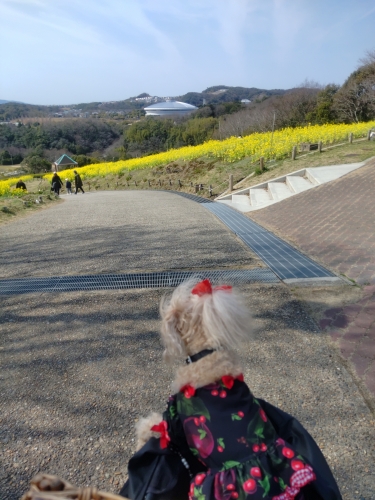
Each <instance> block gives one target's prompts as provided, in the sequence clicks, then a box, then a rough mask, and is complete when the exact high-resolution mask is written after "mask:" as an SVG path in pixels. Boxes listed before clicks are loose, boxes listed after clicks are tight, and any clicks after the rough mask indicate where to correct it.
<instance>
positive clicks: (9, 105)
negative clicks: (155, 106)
mask: <svg viewBox="0 0 375 500" xmlns="http://www.w3.org/2000/svg"><path fill="white" fill-rule="evenodd" d="M286 92H288V91H287V90H282V89H272V90H266V89H258V88H255V87H249V88H248V87H228V86H226V85H216V86H213V87H208V88H207V89H206V90H203V92H188V93H187V94H184V95H180V96H174V97H172V96H170V98H172V99H176V100H178V101H182V102H186V103H188V104H193V105H194V106H202V105H203V104H219V103H225V102H234V101H241V99H249V100H250V101H254V100H263V99H266V98H268V97H271V96H273V95H283V94H285V93H286ZM146 98H149V99H150V101H147V100H146ZM165 99H166V98H165V97H158V96H150V95H149V94H147V93H146V92H143V93H142V94H139V95H138V96H136V97H129V98H128V99H124V100H123V101H107V102H88V103H79V104H71V105H64V106H59V105H56V106H42V105H35V104H25V103H22V102H18V101H7V100H4V99H0V121H8V120H17V119H21V118H30V117H32V118H34V117H35V118H38V117H48V116H53V115H54V114H56V115H57V116H80V114H82V113H84V114H85V116H86V114H89V115H90V114H92V113H95V114H98V113H100V112H103V111H104V112H108V113H114V112H118V113H121V114H125V115H126V114H127V113H129V112H132V111H135V110H141V109H143V108H144V107H145V106H148V105H149V104H150V103H151V102H157V101H164V100H165Z"/></svg>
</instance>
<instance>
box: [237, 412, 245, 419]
mask: <svg viewBox="0 0 375 500" xmlns="http://www.w3.org/2000/svg"><path fill="white" fill-rule="evenodd" d="M237 415H238V416H239V417H241V418H243V417H244V416H245V414H244V412H243V411H238V412H237Z"/></svg>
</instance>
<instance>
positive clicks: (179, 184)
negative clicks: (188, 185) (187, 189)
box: [178, 179, 182, 187]
mask: <svg viewBox="0 0 375 500" xmlns="http://www.w3.org/2000/svg"><path fill="white" fill-rule="evenodd" d="M181 186H182V184H181V181H180V179H178V187H181Z"/></svg>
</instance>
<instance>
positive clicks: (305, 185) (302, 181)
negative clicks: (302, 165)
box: [286, 175, 314, 194]
mask: <svg viewBox="0 0 375 500" xmlns="http://www.w3.org/2000/svg"><path fill="white" fill-rule="evenodd" d="M286 184H287V186H288V187H289V189H290V190H291V191H292V192H293V193H295V194H297V193H302V191H307V190H308V189H311V188H313V187H314V184H312V182H310V181H309V179H307V178H306V177H302V176H301V175H287V176H286Z"/></svg>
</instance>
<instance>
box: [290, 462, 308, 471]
mask: <svg viewBox="0 0 375 500" xmlns="http://www.w3.org/2000/svg"><path fill="white" fill-rule="evenodd" d="M291 465H292V469H293V470H296V471H297V470H301V469H304V468H305V464H304V463H303V462H302V461H301V460H292V463H291Z"/></svg>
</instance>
